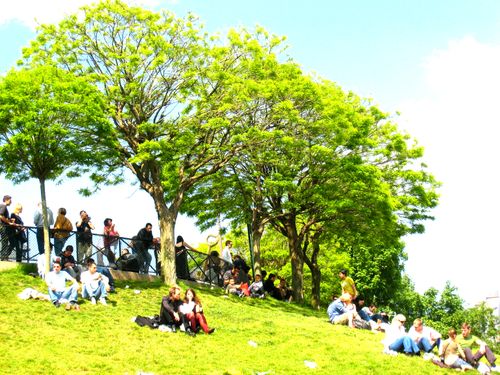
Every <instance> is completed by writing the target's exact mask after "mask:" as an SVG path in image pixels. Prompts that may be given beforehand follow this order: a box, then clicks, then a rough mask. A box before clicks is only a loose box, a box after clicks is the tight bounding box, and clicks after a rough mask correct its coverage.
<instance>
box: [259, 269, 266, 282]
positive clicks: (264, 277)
mask: <svg viewBox="0 0 500 375" xmlns="http://www.w3.org/2000/svg"><path fill="white" fill-rule="evenodd" d="M260 272H261V273H262V280H265V279H266V276H267V271H266V270H260Z"/></svg>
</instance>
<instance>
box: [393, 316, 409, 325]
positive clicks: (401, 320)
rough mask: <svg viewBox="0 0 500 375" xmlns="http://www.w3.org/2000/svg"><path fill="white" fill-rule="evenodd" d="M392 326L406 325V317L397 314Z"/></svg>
mask: <svg viewBox="0 0 500 375" xmlns="http://www.w3.org/2000/svg"><path fill="white" fill-rule="evenodd" d="M392 323H393V324H398V325H399V326H400V327H401V326H404V325H405V323H406V317H405V316H404V315H403V314H397V315H396V316H395V317H394V319H393V320H392Z"/></svg>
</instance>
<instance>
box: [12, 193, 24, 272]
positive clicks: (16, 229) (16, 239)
mask: <svg viewBox="0 0 500 375" xmlns="http://www.w3.org/2000/svg"><path fill="white" fill-rule="evenodd" d="M21 212H23V206H22V205H21V204H20V203H18V204H16V207H14V212H12V214H11V215H10V221H11V226H10V227H9V228H8V233H9V234H8V237H9V244H10V246H9V255H10V253H11V252H12V250H14V249H15V250H16V262H18V263H20V262H21V261H22V260H23V244H24V243H26V241H27V239H26V232H25V230H26V228H24V227H23V225H24V223H23V219H21V216H20V215H21Z"/></svg>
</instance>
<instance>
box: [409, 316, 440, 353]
mask: <svg viewBox="0 0 500 375" xmlns="http://www.w3.org/2000/svg"><path fill="white" fill-rule="evenodd" d="M408 335H409V336H410V337H411V339H412V340H413V341H415V343H416V344H417V346H418V348H419V349H420V350H423V351H424V352H426V353H430V352H431V351H432V349H434V347H437V348H439V344H440V343H441V334H440V333H439V332H438V331H436V330H435V329H433V328H430V327H427V326H424V324H423V323H422V319H420V318H417V319H415V320H414V321H413V326H412V327H411V328H410V330H409V331H408Z"/></svg>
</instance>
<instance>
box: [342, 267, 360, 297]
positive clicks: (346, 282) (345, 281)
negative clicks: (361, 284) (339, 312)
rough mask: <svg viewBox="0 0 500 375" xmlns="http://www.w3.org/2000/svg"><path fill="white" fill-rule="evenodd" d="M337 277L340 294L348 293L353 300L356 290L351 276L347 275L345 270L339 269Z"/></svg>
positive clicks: (356, 294) (356, 293)
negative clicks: (338, 278) (340, 289)
mask: <svg viewBox="0 0 500 375" xmlns="http://www.w3.org/2000/svg"><path fill="white" fill-rule="evenodd" d="M339 277H340V286H341V288H342V294H344V293H349V294H350V295H351V298H352V300H353V301H354V300H355V299H356V297H357V296H358V291H357V289H356V285H355V284H354V280H353V279H352V278H351V277H349V276H347V271H346V270H341V271H340V272H339Z"/></svg>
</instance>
